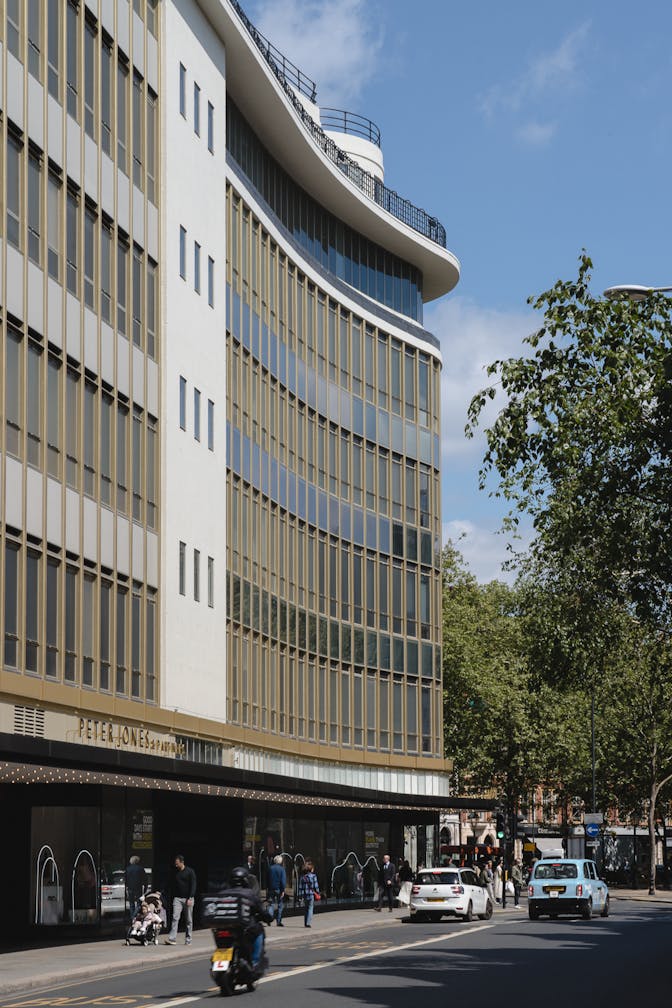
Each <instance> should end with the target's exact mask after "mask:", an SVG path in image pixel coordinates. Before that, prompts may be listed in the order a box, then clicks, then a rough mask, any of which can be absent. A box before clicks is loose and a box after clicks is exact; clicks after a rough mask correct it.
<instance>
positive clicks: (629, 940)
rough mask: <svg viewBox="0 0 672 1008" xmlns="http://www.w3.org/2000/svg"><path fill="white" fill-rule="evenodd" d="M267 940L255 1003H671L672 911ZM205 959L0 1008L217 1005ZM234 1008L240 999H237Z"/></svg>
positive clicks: (398, 926)
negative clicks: (266, 957)
mask: <svg viewBox="0 0 672 1008" xmlns="http://www.w3.org/2000/svg"><path fill="white" fill-rule="evenodd" d="M372 918H373V919H372V921H371V925H370V927H367V928H360V929H357V930H351V931H349V930H344V931H341V932H339V933H337V934H331V935H325V936H323V937H320V936H318V935H312V934H306V933H305V932H303V933H300V934H299V935H298V936H297V938H296V939H294V938H292V939H291V940H290V941H287V942H283V943H282V944H279V943H278V944H277V945H275V944H274V943H273V942H269V946H268V952H269V958H270V960H271V965H270V969H269V971H268V973H267V974H266V976H265V977H264V979H263V980H262V981H261V982H260V984H259V985H258V987H257V989H256V991H254V992H253V993H248V992H247V991H241V992H240V993H238V994H237V995H236V1000H235V1003H236V1004H240V1001H239V1000H238V999H240V998H244V999H245V1000H244V1004H245V1005H246V1006H247V1008H278V1004H279V1005H280V1006H281V1008H348V1006H370V1008H447V1006H448V1005H451V1006H452V1005H459V1006H460V1008H498V1006H502V1008H509V1006H516V1008H518V1006H520V1008H533V1006H535V1008H536V1006H541V1008H555V1006H563V1008H576V1006H578V1005H586V1006H589V1008H602V1006H610V1008H621V1006H624V1008H625V1006H628V1008H638V1006H639V1005H641V1004H643V1003H644V1000H645V999H647V1000H648V999H658V1000H656V1001H654V1000H651V1001H649V1003H650V1004H656V1005H660V1006H663V1005H669V1004H672V909H668V908H667V907H659V906H651V905H649V906H645V905H643V904H641V903H639V904H638V903H627V902H614V903H612V914H611V916H610V917H609V918H608V919H606V920H602V919H601V918H596V919H594V920H592V921H579V920H573V919H561V920H556V921H550V920H547V919H542V920H540V921H530V920H528V917H527V913H526V912H523V911H518V912H515V911H513V910H510V911H509V910H507V911H506V912H498V913H496V914H495V916H494V917H493V918H492V920H490V921H483V922H481V921H475V922H473V923H470V924H465V923H462V922H458V921H451V920H444V921H441V922H439V923H431V924H416V923H410V922H407V921H403V920H399V921H398V923H397V922H395V924H394V926H392V927H390V926H387V927H381V926H380V925H377V921H376V919H375V915H372ZM208 967H209V963H208V959H207V957H204V960H203V961H202V962H200V961H199V962H190V963H184V962H183V963H175V964H172V963H169V964H167V965H164V966H160V967H157V968H151V969H144V970H137V969H134V968H133V963H132V957H130V956H129V965H128V968H127V969H126V970H125V971H124V972H120V973H117V974H115V975H110V974H109V973H108V974H107V975H101V976H100V978H98V979H96V980H86V981H80V982H78V983H74V984H70V985H67V984H61V985H59V986H58V987H51V988H49V989H45V990H37V991H36V990H32V991H30V992H29V993H27V994H25V995H23V996H21V995H13V996H8V997H5V998H0V1008H93V1006H96V1008H182V1006H189V1008H206V1006H207V1005H208V1002H209V1003H210V1006H209V1008H214V1006H213V1004H212V1002H213V999H217V1002H216V1003H219V1004H221V1003H222V1000H221V998H220V995H219V992H218V990H217V989H216V988H214V987H213V986H212V983H211V980H210V977H209V972H208ZM227 1003H234V1002H233V1001H229V1002H227Z"/></svg>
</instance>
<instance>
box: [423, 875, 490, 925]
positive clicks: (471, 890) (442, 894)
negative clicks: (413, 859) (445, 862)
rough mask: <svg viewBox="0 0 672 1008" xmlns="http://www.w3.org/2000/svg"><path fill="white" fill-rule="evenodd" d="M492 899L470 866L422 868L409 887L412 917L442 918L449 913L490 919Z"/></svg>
mask: <svg viewBox="0 0 672 1008" xmlns="http://www.w3.org/2000/svg"><path fill="white" fill-rule="evenodd" d="M492 910H493V906H492V901H491V900H490V897H489V896H488V891H487V889H485V888H484V887H483V886H482V885H480V883H479V881H478V878H477V877H476V873H475V872H474V871H473V870H472V869H471V868H456V867H451V868H422V869H421V870H420V871H419V872H418V874H417V876H416V879H415V882H414V883H413V886H412V887H411V902H410V911H411V919H412V920H441V918H442V917H443V916H446V915H451V916H453V917H461V918H462V920H465V921H470V920H472V919H473V918H474V917H479V918H480V919H481V920H489V919H490V917H492Z"/></svg>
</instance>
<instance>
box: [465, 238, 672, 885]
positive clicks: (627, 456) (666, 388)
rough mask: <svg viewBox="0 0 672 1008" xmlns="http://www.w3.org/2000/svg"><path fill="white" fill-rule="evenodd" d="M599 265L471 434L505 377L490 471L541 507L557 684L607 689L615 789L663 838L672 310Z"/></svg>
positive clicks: (548, 314) (549, 307) (557, 306)
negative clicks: (595, 283) (595, 290)
mask: <svg viewBox="0 0 672 1008" xmlns="http://www.w3.org/2000/svg"><path fill="white" fill-rule="evenodd" d="M591 268H592V263H591V261H590V259H589V258H588V256H586V255H585V254H584V255H582V256H581V257H580V260H579V271H578V277H577V279H576V280H574V281H569V282H565V281H559V282H558V283H556V284H555V286H554V287H552V288H551V289H550V290H548V291H546V292H545V293H543V294H541V295H540V296H539V297H538V298H534V299H530V303H531V304H532V305H533V306H534V308H536V309H537V310H539V311H543V323H542V325H541V327H540V328H539V329H538V330H537V331H536V332H534V333H533V334H532V335H531V336H529V337H528V339H527V344H528V346H529V348H530V351H531V353H530V355H529V356H527V357H521V358H517V359H510V360H500V361H495V362H494V363H493V364H492V365H491V366H490V368H489V369H488V374H489V375H490V376H491V377H494V378H496V380H497V381H496V383H495V384H492V385H491V386H489V387H488V388H485V389H483V390H482V391H481V392H480V393H478V395H476V396H475V397H474V399H473V400H472V402H471V405H470V408H469V422H468V426H467V433H468V434H472V433H473V431H474V429H475V427H476V426H477V424H478V423H479V419H480V417H481V414H482V411H483V408H484V406H485V404H486V403H487V401H488V400H489V399H494V398H495V397H496V394H497V386H499V387H501V390H502V393H503V395H504V398H505V402H504V405H503V406H502V409H501V410H500V412H499V414H498V415H497V417H496V419H495V421H494V423H493V424H492V426H491V427H490V428H489V429H488V430H487V431H486V437H487V450H486V454H485V457H484V461H483V467H482V470H481V481H482V484H484V483H485V481H486V479H487V478H488V476H490V475H491V474H492V473H496V474H497V476H498V478H499V491H498V493H499V494H501V495H503V496H504V497H505V498H506V499H507V500H508V501H509V503H510V504H511V511H510V513H509V518H508V521H509V522H511V523H514V524H515V523H516V522H517V521H518V517H519V515H520V513H521V512H526V513H528V514H529V515H531V517H532V519H533V522H534V528H535V531H536V537H535V539H534V541H533V543H532V546H531V548H530V552H529V556H528V560H527V565H526V574H527V577H528V580H529V579H531V581H532V583H533V584H534V590H533V591H532V592H531V594H530V595H529V596H528V602H531V604H530V605H529V606H528V619H529V620H530V621H531V622H532V624H533V623H534V621H535V619H536V620H537V623H538V630H540V631H541V632H538V633H537V636H536V641H537V643H536V645H535V647H536V656H535V657H536V664H537V667H538V668H540V669H543V670H545V673H546V676H547V680H548V681H549V682H555V683H559V684H562V683H564V684H565V685H567V686H568V687H570V686H571V687H572V688H575V686H576V684H577V683H580V682H583V683H584V684H585V686H586V687H587V688H588V690H589V691H591V692H592V691H595V690H597V691H599V697H600V712H599V715H600V717H599V733H600V740H601V741H600V748H601V754H602V758H601V767H600V770H601V777H602V782H603V787H604V788H605V789H606V791H605V794H604V795H603V798H604V799H607V800H609V799H610V800H612V801H614V802H617V803H618V805H619V806H620V807H621V808H623V809H626V810H627V809H631V810H635V809H637V808H646V809H647V811H648V816H649V828H650V834H651V852H652V853H651V859H652V879H651V886H652V887H653V856H654V854H653V852H654V844H653V824H654V820H655V806H656V802H657V801H658V800H659V796H660V793H661V789H663V788H665V787H666V786H667V785H668V783H669V781H670V773H672V721H670V717H669V711H670V710H671V709H672V691H671V689H670V686H671V684H670V633H671V631H672V537H670V528H671V526H672V315H671V310H672V306H671V304H670V301H669V300H668V299H666V298H664V297H662V296H660V295H658V296H651V297H649V298H647V299H645V300H644V301H642V302H633V301H617V302H610V301H606V300H604V299H602V298H595V297H593V296H592V295H591V293H590V290H589V283H590V270H591Z"/></svg>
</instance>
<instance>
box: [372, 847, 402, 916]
mask: <svg viewBox="0 0 672 1008" xmlns="http://www.w3.org/2000/svg"><path fill="white" fill-rule="evenodd" d="M396 874H397V871H396V868H395V867H394V865H393V864H392V862H391V861H390V855H389V854H383V863H382V865H381V866H380V870H379V872H378V906H377V907H376V910H377V911H378V913H380V911H381V910H382V908H383V896H384V897H385V899H386V900H387V906H388V909H389V911H390V913H392V907H393V906H394V900H395V892H394V883H395V879H396Z"/></svg>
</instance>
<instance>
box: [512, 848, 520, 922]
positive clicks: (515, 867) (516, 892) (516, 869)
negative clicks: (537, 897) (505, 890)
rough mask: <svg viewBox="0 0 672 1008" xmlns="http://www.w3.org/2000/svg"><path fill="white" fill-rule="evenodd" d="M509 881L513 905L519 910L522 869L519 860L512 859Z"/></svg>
mask: <svg viewBox="0 0 672 1008" xmlns="http://www.w3.org/2000/svg"><path fill="white" fill-rule="evenodd" d="M511 881H512V882H513V905H514V907H515V908H516V910H520V891H521V889H522V888H523V868H522V865H521V863H520V859H519V858H514V859H513V864H512V865H511Z"/></svg>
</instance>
